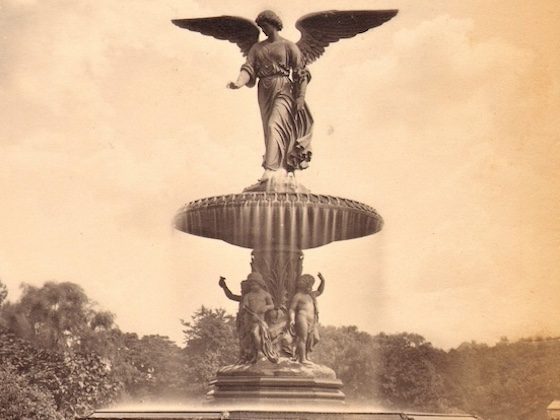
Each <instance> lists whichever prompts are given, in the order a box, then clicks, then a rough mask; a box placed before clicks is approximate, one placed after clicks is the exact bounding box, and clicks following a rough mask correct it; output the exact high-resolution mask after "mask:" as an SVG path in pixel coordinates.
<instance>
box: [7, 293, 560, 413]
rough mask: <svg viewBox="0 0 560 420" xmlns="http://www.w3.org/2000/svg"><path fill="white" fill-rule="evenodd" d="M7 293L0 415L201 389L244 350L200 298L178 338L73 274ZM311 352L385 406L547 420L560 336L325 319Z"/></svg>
mask: <svg viewBox="0 0 560 420" xmlns="http://www.w3.org/2000/svg"><path fill="white" fill-rule="evenodd" d="M6 297H7V290H6V288H5V286H4V285H3V284H2V283H1V282H0V418H2V419H4V418H6V419H12V418H14V419H16V418H17V419H28V418H29V419H39V420H42V419H46V420H60V419H62V418H64V419H70V418H73V417H74V416H75V415H76V414H84V413H86V412H88V411H91V410H93V409H95V408H99V407H101V406H105V405H107V404H111V403H112V402H114V401H118V400H119V399H121V398H125V397H126V398H132V399H136V400H137V399H142V400H146V399H151V400H157V399H161V398H165V399H169V398H176V399H182V398H192V397H199V398H203V397H204V394H205V392H206V390H207V385H208V381H209V380H210V379H211V378H212V377H213V376H214V375H215V374H216V371H217V370H218V369H219V368H220V367H222V366H225V365H228V364H231V363H234V362H235V361H236V360H237V356H238V350H237V349H238V339H237V337H236V324H235V319H234V317H232V316H231V315H229V314H227V313H226V312H225V311H224V310H223V309H211V308H207V307H204V306H203V307H201V308H200V309H198V310H197V311H196V312H195V313H194V314H193V315H192V317H191V319H190V320H189V321H188V322H187V321H183V320H182V321H181V323H182V325H183V327H184V337H185V342H184V344H185V346H184V347H183V348H181V347H179V346H178V345H177V344H175V343H174V342H172V341H171V340H169V338H167V337H164V336H160V335H147V336H144V337H139V336H138V335H137V334H135V333H123V332H122V331H120V330H119V329H118V328H117V327H116V325H115V324H114V316H113V315H112V314H111V313H110V312H106V311H101V310H98V309H97V308H96V306H95V305H94V304H93V302H92V301H91V300H90V299H89V298H88V297H87V295H86V294H85V292H84V290H83V289H82V288H81V287H80V286H78V285H76V284H73V283H55V282H47V283H45V285H44V286H42V287H34V286H29V285H26V286H24V288H23V293H22V296H21V298H20V299H19V300H18V301H17V302H15V303H11V302H8V301H6ZM311 356H312V359H313V360H314V361H315V362H317V363H321V364H324V365H327V366H330V367H332V368H333V369H334V370H335V371H336V372H337V375H338V376H339V378H340V379H342V381H343V383H344V392H345V394H346V396H347V399H348V400H349V401H360V402H364V403H369V404H374V405H376V406H383V407H385V408H387V409H398V410H414V411H463V412H469V413H472V414H477V415H479V416H481V417H482V418H486V419H491V420H506V419H508V420H521V419H523V420H540V419H542V418H543V416H544V409H545V407H546V406H547V405H548V403H549V402H550V401H551V400H552V399H554V398H557V397H558V395H560V380H559V379H558V378H560V338H549V339H542V338H541V339H526V340H520V341H518V342H509V341H508V340H507V339H503V340H502V341H500V342H499V343H498V344H496V345H495V346H488V345H486V344H479V343H476V342H470V343H464V344H462V345H461V346H459V347H458V348H456V349H452V350H450V351H447V352H446V351H443V350H441V349H437V348H435V347H434V346H432V345H431V343H429V342H428V341H426V340H425V339H424V338H423V337H421V336H419V335H417V334H410V333H401V334H383V333H381V334H378V335H375V336H373V335H370V334H368V333H366V332H363V331H359V330H358V329H357V328H356V327H353V326H349V327H336V328H335V327H321V343H319V345H318V346H317V347H315V349H314V352H313V353H312V355H311ZM8 401H9V403H8ZM38 413H39V414H38Z"/></svg>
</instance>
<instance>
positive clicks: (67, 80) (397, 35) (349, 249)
mask: <svg viewBox="0 0 560 420" xmlns="http://www.w3.org/2000/svg"><path fill="white" fill-rule="evenodd" d="M258 3H259V2H239V1H235V2H234V1H204V2H202V1H200V2H193V1H189V0H180V1H179V0H162V1H157V2H155V1H144V0H143V1H138V0H136V1H131V0H121V1H118V2H115V1H108V0H99V1H95V2H94V1H84V0H74V1H64V0H59V1H49V2H44V1H43V2H41V1H33V0H21V1H18V0H0V51H2V59H1V60H0V75H1V77H0V109H1V113H2V116H3V123H2V124H0V202H1V203H2V205H1V207H0V232H1V240H0V278H1V279H2V281H3V282H4V283H6V284H7V285H8V288H9V290H10V298H11V299H12V300H14V299H15V298H17V296H18V293H19V291H18V285H19V284H20V283H21V282H28V283H31V284H34V285H40V284H42V283H43V282H44V281H46V280H51V279H55V280H58V281H72V282H76V283H78V284H80V285H81V286H82V287H83V288H84V289H85V290H86V292H87V294H88V296H90V297H92V298H93V299H95V300H96V301H97V302H98V303H99V305H100V306H101V307H103V308H105V309H108V310H110V311H113V312H114V313H115V314H116V315H117V322H118V324H119V325H120V327H121V328H122V329H123V330H125V331H128V330H130V331H136V332H138V333H140V334H148V333H159V334H165V335H169V336H170V337H171V338H173V339H175V340H178V341H180V340H181V337H182V334H181V325H180V323H179V318H188V317H189V316H190V314H191V313H193V312H194V310H195V308H197V307H199V306H200V305H201V304H206V305H209V306H212V307H216V306H223V307H225V308H226V309H228V311H229V312H232V313H234V311H235V305H234V303H233V302H229V301H227V299H226V298H225V297H224V296H223V293H222V291H221V290H220V288H219V287H218V285H217V282H218V277H219V276H220V275H224V276H225V277H227V278H228V280H229V284H230V286H231V288H232V289H233V290H234V291H235V292H237V291H238V287H239V286H238V282H239V280H241V279H242V278H244V276H246V274H247V273H248V272H249V270H250V268H249V259H250V251H249V250H246V249H241V248H236V247H234V246H231V245H227V244H225V243H222V242H219V241H215V240H209V239H203V238H198V237H194V236H188V235H185V234H182V233H180V232H176V231H174V230H173V228H172V226H171V220H172V217H173V215H174V213H175V212H176V210H177V209H178V208H179V207H180V206H181V205H182V204H184V202H187V201H191V200H194V199H197V198H201V197H206V196H212V195H220V194H227V193H235V192H240V191H241V190H242V189H243V188H244V187H245V186H248V185H250V184H252V183H254V182H255V181H256V179H257V178H258V177H259V176H260V174H261V170H260V167H259V164H260V159H261V155H262V153H263V141H262V133H261V127H260V116H259V114H258V106H257V102H256V89H242V90H240V91H229V90H227V89H225V85H226V83H227V82H228V81H229V80H230V79H233V78H235V77H236V76H237V72H238V69H239V66H240V65H241V64H242V63H243V60H242V57H241V55H240V53H239V52H238V51H237V48H236V47H235V46H234V45H232V44H229V43H226V42H224V41H218V40H214V39H211V38H208V37H203V36H201V35H199V34H195V33H190V32H188V31H185V30H181V29H179V28H177V27H175V26H173V25H172V24H171V23H170V20H171V19H174V18H187V17H203V16H213V15H221V14H235V15H241V16H246V17H249V18H254V17H255V16H256V15H257V14H258V12H260V11H261V10H262V9H264V8H273V9H274V10H276V11H277V12H278V13H279V15H280V16H281V17H282V18H283V20H284V25H285V30H284V31H283V32H282V35H283V36H285V37H287V38H290V39H292V40H294V41H295V40H297V39H298V38H299V33H298V31H297V30H295V29H293V28H294V23H295V21H296V20H297V18H298V17H299V16H301V15H303V14H305V13H309V12H313V11H318V10H324V9H332V8H338V9H352V8H354V9H364V8H378V9H384V8H398V9H400V13H399V15H398V16H397V17H396V18H394V19H393V20H392V21H390V22H388V23H386V24H385V25H383V26H382V27H380V28H377V29H374V30H372V31H370V32H368V33H367V34H364V35H360V36H358V37H356V38H355V39H352V40H343V41H341V42H340V43H337V44H333V45H332V46H330V47H329V48H328V50H327V51H326V53H325V55H324V56H323V57H322V58H321V59H319V60H318V61H317V62H316V63H313V64H312V65H311V67H310V70H311V73H312V74H313V80H312V82H311V83H310V85H309V88H308V98H307V99H308V103H309V106H310V108H311V111H312V113H313V115H314V117H315V121H316V124H315V128H314V130H315V131H314V145H313V147H314V160H313V161H312V162H311V167H310V168H309V169H308V170H306V171H305V172H303V173H298V178H299V179H300V181H301V182H302V183H303V184H305V185H306V186H307V187H309V188H310V189H311V190H312V191H314V192H317V193H325V194H330V195H338V196H343V197H348V198H352V199H356V200H359V201H362V202H364V203H367V204H370V205H372V206H373V207H375V208H376V209H377V210H378V211H379V212H380V213H381V215H382V216H383V217H384V219H385V222H386V224H385V228H384V230H383V231H382V232H381V233H379V234H376V235H374V236H371V237H366V238H363V239H359V240H353V241H348V242H341V243H336V244H330V245H327V246H326V247H323V248H319V249H315V250H310V251H307V252H306V253H305V260H304V271H306V272H310V273H313V274H315V273H316V272H317V271H321V272H322V273H323V274H324V275H325V277H326V280H327V285H326V291H325V294H324V295H323V296H321V298H320V306H321V320H322V322H323V323H324V324H329V325H350V324H354V325H357V326H358V327H359V328H360V329H362V330H365V331H368V332H370V333H373V334H375V333H377V332H379V331H385V332H388V333H391V332H397V331H414V332H416V333H419V334H422V335H423V336H425V337H426V338H427V339H428V340H430V341H432V342H433V343H434V344H436V345H438V346H442V347H450V346H456V345H458V344H460V343H461V342H462V341H465V340H470V339H475V340H479V341H486V342H495V341H497V340H498V339H499V338H500V337H501V336H508V337H511V338H517V337H520V336H529V335H536V334H540V335H558V334H559V333H560V324H559V321H558V320H559V319H560V305H558V296H559V295H560V266H559V265H558V261H559V257H560V220H559V217H558V214H560V201H559V200H558V191H559V190H560V179H559V177H558V175H559V174H558V169H557V168H558V166H559V163H560V162H559V157H560V141H559V134H558V133H559V132H560V122H559V118H560V117H559V116H560V55H558V51H557V47H558V45H557V40H558V37H559V35H560V29H559V26H558V22H559V20H560V3H559V2H557V1H554V0H551V1H545V0H542V1H538V2H533V3H531V4H528V3H527V2H524V1H511V0H510V1H494V2H486V1H474V0H473V1H447V0H446V1H443V0H442V1H412V0H400V1H376V2H371V1H352V2H337V1H317V2H313V4H312V5H311V4H310V3H300V2H293V3H292V2H288V1H273V0H269V1H267V2H263V3H260V4H258Z"/></svg>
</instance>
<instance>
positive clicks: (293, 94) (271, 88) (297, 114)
mask: <svg viewBox="0 0 560 420" xmlns="http://www.w3.org/2000/svg"><path fill="white" fill-rule="evenodd" d="M241 70H243V71H246V72H247V73H248V74H249V77H250V78H249V82H248V83H247V86H249V87H252V86H254V85H255V83H256V79H259V83H258V98H259V108H260V111H261V118H262V124H263V131H264V141H265V154H264V156H263V164H262V166H263V167H264V168H265V169H267V170H273V171H276V170H278V169H281V168H283V169H285V170H287V171H288V172H292V171H294V170H296V169H305V168H306V167H307V166H308V162H309V161H310V160H311V129H312V126H313V118H312V116H311V113H310V112H309V108H308V107H307V104H304V107H303V109H302V110H301V111H297V110H296V98H297V97H298V96H300V95H302V94H303V92H302V90H301V84H302V83H304V82H308V81H309V80H310V79H311V75H310V74H309V72H308V71H307V69H306V68H305V65H304V61H303V56H302V54H301V51H300V50H299V48H298V47H297V46H296V45H295V44H294V43H293V42H290V41H287V40H285V39H280V40H278V41H274V42H271V41H269V40H265V41H263V42H259V43H256V44H255V45H253V47H252V48H251V50H250V51H249V54H248V56H247V62H246V63H245V64H244V65H243V66H242V67H241Z"/></svg>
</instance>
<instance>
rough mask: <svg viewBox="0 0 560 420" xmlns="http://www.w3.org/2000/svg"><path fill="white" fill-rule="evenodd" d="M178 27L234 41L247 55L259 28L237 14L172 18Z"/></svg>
mask: <svg viewBox="0 0 560 420" xmlns="http://www.w3.org/2000/svg"><path fill="white" fill-rule="evenodd" d="M171 22H173V23H174V24H175V25H177V26H179V27H180V28H185V29H189V30H191V31H195V32H200V33H201V34H204V35H210V36H213V37H214V38H218V39H225V40H228V41H229V42H234V43H236V44H237V46H238V47H239V48H240V49H241V52H242V53H243V55H247V54H248V53H249V50H250V49H251V47H252V46H253V44H254V43H256V42H258V40H259V32H260V31H259V28H258V26H257V25H255V24H254V23H253V22H252V21H250V20H249V19H245V18H242V17H237V16H217V17H208V18H198V19H174V20H172V21H171Z"/></svg>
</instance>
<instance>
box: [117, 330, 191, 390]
mask: <svg viewBox="0 0 560 420" xmlns="http://www.w3.org/2000/svg"><path fill="white" fill-rule="evenodd" d="M114 366H115V370H116V372H118V375H119V377H120V378H121V379H122V380H123V383H124V387H125V389H126V392H127V393H128V394H129V395H130V396H131V397H132V398H135V399H138V398H142V399H145V398H151V399H158V398H170V397H184V396H185V394H186V393H187V389H188V388H189V385H190V381H189V377H188V373H187V371H186V362H185V355H184V353H183V351H182V349H181V348H180V347H179V346H177V345H176V344H175V343H174V342H172V341H171V340H169V338H168V337H165V336H161V335H147V336H144V337H142V338H138V336H137V335H136V334H130V333H128V334H123V335H122V340H121V345H120V347H119V352H118V355H117V358H116V359H115V361H114Z"/></svg>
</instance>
